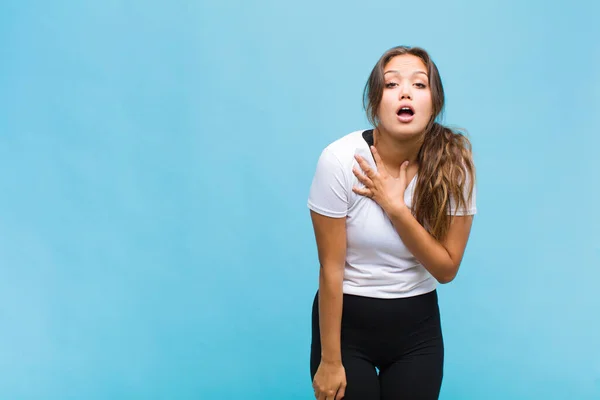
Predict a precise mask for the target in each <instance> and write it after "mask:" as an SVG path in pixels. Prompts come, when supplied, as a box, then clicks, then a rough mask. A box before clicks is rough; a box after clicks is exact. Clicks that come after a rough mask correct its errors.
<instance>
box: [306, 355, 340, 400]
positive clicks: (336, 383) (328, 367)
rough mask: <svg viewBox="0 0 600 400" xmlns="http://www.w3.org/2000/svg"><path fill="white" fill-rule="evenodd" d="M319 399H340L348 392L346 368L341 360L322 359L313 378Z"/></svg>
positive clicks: (316, 395) (316, 396)
mask: <svg viewBox="0 0 600 400" xmlns="http://www.w3.org/2000/svg"><path fill="white" fill-rule="evenodd" d="M313 388H314V389H315V398H316V399H317V400H340V399H342V398H343V397H344V394H345V392H346V370H345V369H344V366H343V365H342V363H341V362H339V361H338V362H328V361H323V360H321V363H320V364H319V368H317V373H316V374H315V378H314V379H313Z"/></svg>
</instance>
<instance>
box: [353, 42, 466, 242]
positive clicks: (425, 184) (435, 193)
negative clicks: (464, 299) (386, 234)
mask: <svg viewBox="0 0 600 400" xmlns="http://www.w3.org/2000/svg"><path fill="white" fill-rule="evenodd" d="M404 54H411V55H413V56H416V57H419V58H420V59H421V60H422V61H423V63H424V64H425V67H426V68H427V74H428V76H429V87H430V90H431V99H432V103H433V115H432V117H431V120H430V121H429V123H428V125H427V127H426V129H425V132H424V136H423V143H422V145H421V148H420V150H419V154H418V155H417V162H418V168H419V172H418V175H417V182H416V186H415V192H414V195H413V202H412V207H411V208H412V213H413V215H414V216H415V218H416V219H417V221H419V223H420V224H421V225H422V226H423V227H424V228H425V229H427V231H428V232H429V233H430V234H431V235H432V236H433V237H435V238H436V239H443V238H444V237H445V236H446V234H447V233H448V229H449V228H450V224H451V223H452V218H453V215H452V214H453V213H452V211H453V210H451V207H452V205H453V203H452V201H451V199H452V200H454V205H455V206H456V207H457V208H461V207H466V206H467V204H468V203H469V202H470V201H471V197H472V194H473V186H474V184H475V166H474V164H473V157H472V152H471V142H470V141H469V139H468V138H467V137H466V136H465V134H464V133H462V132H460V131H458V130H453V129H450V128H449V127H446V126H444V125H442V124H441V123H438V122H436V120H438V118H439V117H440V116H441V115H442V112H443V109H444V88H443V86H442V80H441V78H440V74H439V72H438V69H437V66H436V65H435V63H434V62H433V61H432V60H431V58H430V57H429V54H428V53H427V52H426V51H425V50H424V49H422V48H420V47H407V46H398V47H393V48H391V49H389V50H388V51H386V52H385V53H384V54H383V55H382V56H381V58H380V59H379V61H377V64H375V67H374V68H373V70H372V71H371V75H370V76H369V79H368V81H367V83H366V85H365V89H364V93H363V106H364V107H365V111H366V113H367V117H368V119H369V122H371V124H373V126H374V127H377V125H378V124H379V119H378V116H377V110H379V105H380V104H381V99H382V96H383V89H384V87H385V86H384V85H385V79H384V75H383V73H384V68H385V66H386V65H387V63H388V62H389V61H390V60H391V59H392V58H394V57H396V56H400V55H404ZM466 185H468V186H467V187H465V186H466Z"/></svg>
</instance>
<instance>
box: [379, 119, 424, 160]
mask: <svg viewBox="0 0 600 400" xmlns="http://www.w3.org/2000/svg"><path fill="white" fill-rule="evenodd" d="M373 139H374V144H375V148H376V149H377V152H378V153H379V155H380V156H381V160H382V161H383V162H384V164H385V165H386V166H388V167H389V168H394V169H397V168H400V165H401V164H402V163H403V162H404V161H407V160H408V162H409V165H410V166H412V167H416V166H417V155H418V154H419V150H421V145H422V144H423V136H421V135H419V136H418V137H416V138H410V139H406V140H398V139H394V138H392V137H391V136H390V135H389V134H386V132H384V131H382V130H381V129H380V128H379V127H377V128H375V129H374V130H373Z"/></svg>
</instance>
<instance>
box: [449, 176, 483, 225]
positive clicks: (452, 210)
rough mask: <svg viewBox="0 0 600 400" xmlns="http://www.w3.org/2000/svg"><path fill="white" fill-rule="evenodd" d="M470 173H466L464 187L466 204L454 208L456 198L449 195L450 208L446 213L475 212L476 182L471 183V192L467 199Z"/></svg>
mask: <svg viewBox="0 0 600 400" xmlns="http://www.w3.org/2000/svg"><path fill="white" fill-rule="evenodd" d="M471 179H472V178H471V175H467V180H466V182H465V187H464V196H465V200H467V204H466V206H461V207H459V208H458V209H456V203H457V202H456V199H455V198H454V197H450V210H449V211H448V214H451V215H457V216H461V215H474V214H477V187H476V184H474V185H473V194H472V195H471V199H470V201H469V185H470V184H471V182H470V181H471Z"/></svg>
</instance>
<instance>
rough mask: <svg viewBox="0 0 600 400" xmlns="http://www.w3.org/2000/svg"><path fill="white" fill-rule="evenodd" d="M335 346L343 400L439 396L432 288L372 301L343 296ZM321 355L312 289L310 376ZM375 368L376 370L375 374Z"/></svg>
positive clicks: (439, 352) (440, 347)
mask: <svg viewBox="0 0 600 400" xmlns="http://www.w3.org/2000/svg"><path fill="white" fill-rule="evenodd" d="M341 332H342V334H341V350H342V364H343V365H344V368H345V370H346V381H347V387H346V395H345V396H344V400H355V399H358V400H375V399H377V400H380V399H381V400H392V399H393V400H399V399H400V400H417V399H418V400H421V399H422V400H434V399H437V398H438V397H439V393H440V387H441V384H442V376H443V365H444V343H443V338H442V330H441V325H440V313H439V308H438V297H437V291H435V290H434V291H433V292H429V293H427V294H423V295H419V296H414V297H408V298H400V299H375V298H369V297H362V296H353V295H348V294H344V302H343V311H342V331H341ZM320 359H321V340H320V335H319V307H318V293H317V295H316V296H315V300H314V302H313V311H312V345H311V354H310V374H311V378H313V379H314V376H315V374H316V372H317V368H318V367H319V363H320ZM378 371H379V373H378Z"/></svg>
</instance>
